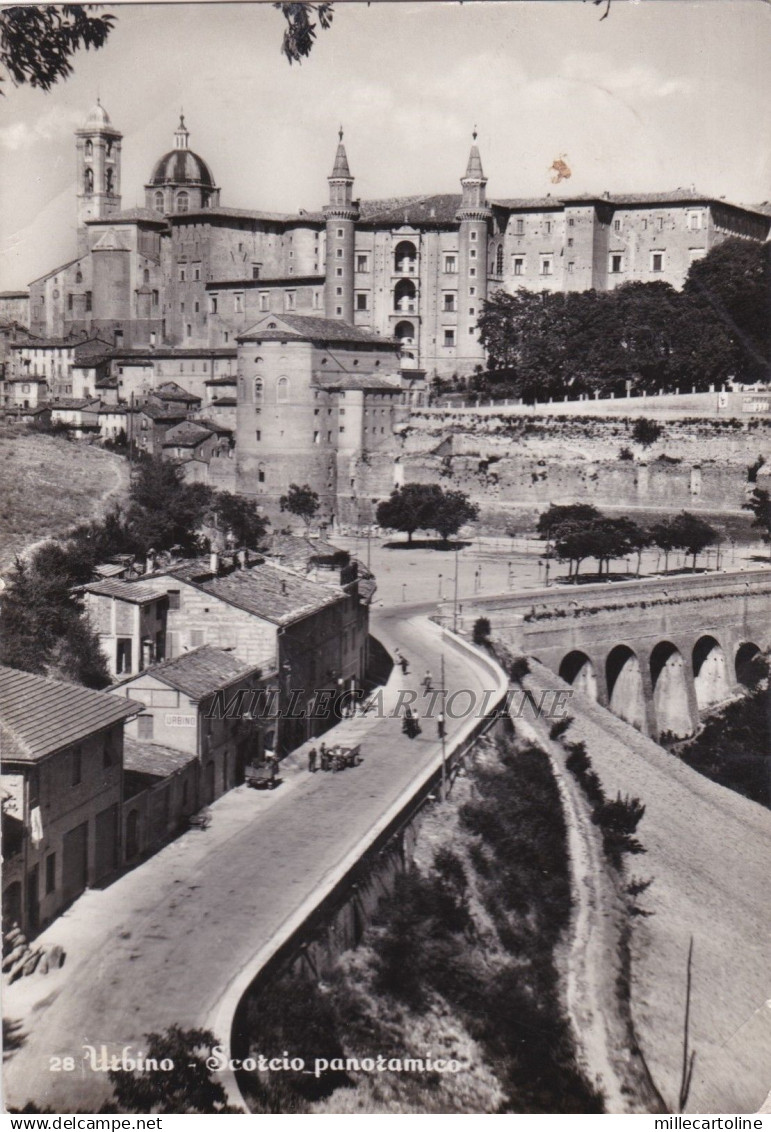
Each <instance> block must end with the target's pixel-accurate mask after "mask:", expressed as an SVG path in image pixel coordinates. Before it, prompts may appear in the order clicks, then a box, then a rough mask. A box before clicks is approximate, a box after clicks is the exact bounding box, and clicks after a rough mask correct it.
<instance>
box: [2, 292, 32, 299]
mask: <svg viewBox="0 0 771 1132" xmlns="http://www.w3.org/2000/svg"><path fill="white" fill-rule="evenodd" d="M28 298H29V291H0V299H28Z"/></svg>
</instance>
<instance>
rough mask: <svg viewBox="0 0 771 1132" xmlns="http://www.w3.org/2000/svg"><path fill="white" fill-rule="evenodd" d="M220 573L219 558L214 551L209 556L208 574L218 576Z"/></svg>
mask: <svg viewBox="0 0 771 1132" xmlns="http://www.w3.org/2000/svg"><path fill="white" fill-rule="evenodd" d="M219 572H220V556H219V554H217V551H216V550H213V551H212V552H211V554H210V555H209V573H211V574H219Z"/></svg>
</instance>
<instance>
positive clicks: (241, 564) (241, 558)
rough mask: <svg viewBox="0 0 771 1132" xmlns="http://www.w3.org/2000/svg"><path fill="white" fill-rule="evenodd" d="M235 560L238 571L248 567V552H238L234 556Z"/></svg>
mask: <svg viewBox="0 0 771 1132" xmlns="http://www.w3.org/2000/svg"><path fill="white" fill-rule="evenodd" d="M236 560H237V562H238V568H239V570H245V569H246V567H247V566H248V565H249V551H248V550H245V549H244V550H239V551H238V553H237V554H236Z"/></svg>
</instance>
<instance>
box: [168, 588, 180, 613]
mask: <svg viewBox="0 0 771 1132" xmlns="http://www.w3.org/2000/svg"><path fill="white" fill-rule="evenodd" d="M169 609H179V590H169Z"/></svg>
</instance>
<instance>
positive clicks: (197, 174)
mask: <svg viewBox="0 0 771 1132" xmlns="http://www.w3.org/2000/svg"><path fill="white" fill-rule="evenodd" d="M150 184H151V185H203V186H205V187H206V188H209V189H213V188H214V178H213V177H212V175H211V170H210V169H209V166H208V165H207V164H206V162H205V161H204V159H203V158H202V157H199V156H198V154H197V153H193V151H192V149H171V150H169V152H168V153H165V154H164V155H163V157H162V158H161V159H160V161H158V162H157V164H156V166H155V168H154V169H153V173H152V176H151V178H150Z"/></svg>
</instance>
